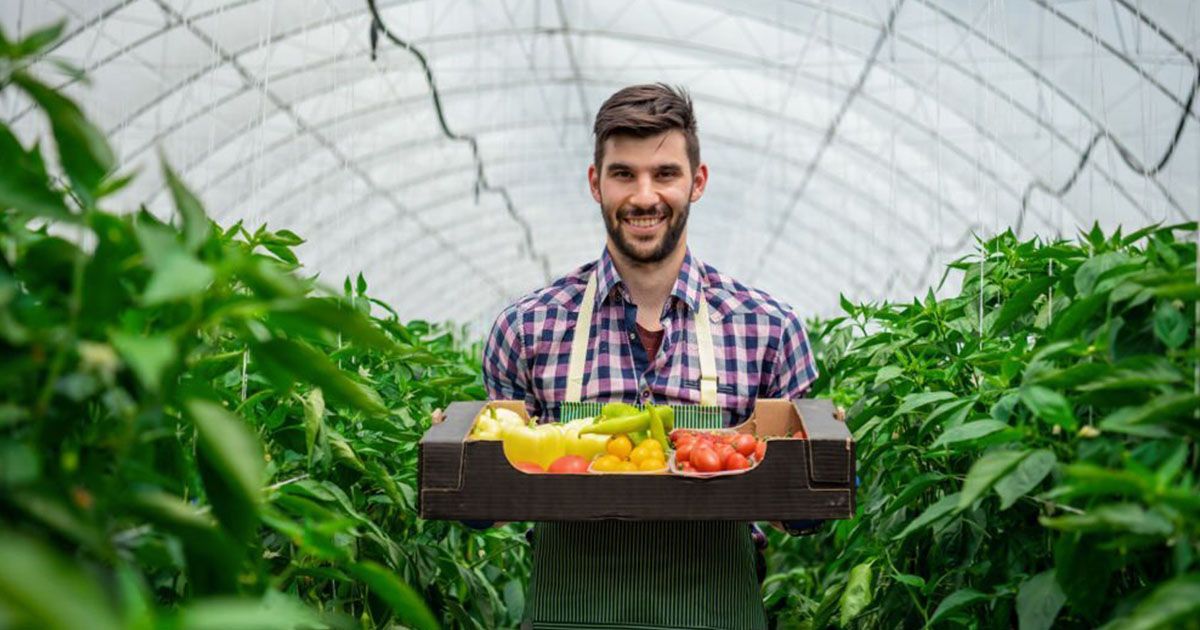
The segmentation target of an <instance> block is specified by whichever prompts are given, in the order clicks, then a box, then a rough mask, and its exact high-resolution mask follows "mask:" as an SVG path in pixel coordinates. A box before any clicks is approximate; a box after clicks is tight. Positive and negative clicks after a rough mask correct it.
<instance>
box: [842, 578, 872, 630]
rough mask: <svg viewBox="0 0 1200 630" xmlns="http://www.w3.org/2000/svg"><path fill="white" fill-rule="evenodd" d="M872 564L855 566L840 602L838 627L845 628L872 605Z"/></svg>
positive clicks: (847, 579) (847, 580)
mask: <svg viewBox="0 0 1200 630" xmlns="http://www.w3.org/2000/svg"><path fill="white" fill-rule="evenodd" d="M871 599H872V595H871V563H870V562H866V563H862V564H858V565H855V567H854V568H853V569H850V576H849V577H848V578H846V589H845V590H843V591H842V596H841V598H840V599H839V601H838V604H839V614H838V625H840V626H841V627H843V628H845V627H846V626H848V625H850V622H851V621H853V620H854V618H855V617H857V616H858V615H859V613H861V612H862V611H863V609H865V608H866V607H867V606H868V605H869V604H870V603H871Z"/></svg>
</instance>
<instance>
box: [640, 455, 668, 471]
mask: <svg viewBox="0 0 1200 630" xmlns="http://www.w3.org/2000/svg"><path fill="white" fill-rule="evenodd" d="M666 467H667V462H665V461H663V460H662V459H661V458H658V457H649V458H646V459H644V460H642V463H641V464H640V465H639V466H638V470H646V471H651V470H663V469H665V468H666Z"/></svg>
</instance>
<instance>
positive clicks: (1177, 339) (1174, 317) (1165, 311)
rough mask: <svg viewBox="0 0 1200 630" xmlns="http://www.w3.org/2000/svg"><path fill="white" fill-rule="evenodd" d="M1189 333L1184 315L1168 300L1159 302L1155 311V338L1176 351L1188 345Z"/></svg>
mask: <svg viewBox="0 0 1200 630" xmlns="http://www.w3.org/2000/svg"><path fill="white" fill-rule="evenodd" d="M1188 333H1189V331H1188V322H1187V320H1186V319H1184V317H1183V313H1180V312H1179V309H1177V308H1175V306H1174V305H1173V304H1171V303H1170V302H1168V301H1166V300H1163V301H1162V302H1159V303H1158V307H1157V308H1155V309H1154V336H1156V337H1158V340H1159V341H1161V342H1163V345H1164V346H1166V347H1168V348H1171V349H1172V350H1174V349H1176V348H1178V347H1180V346H1182V345H1183V344H1185V343H1187V340H1188Z"/></svg>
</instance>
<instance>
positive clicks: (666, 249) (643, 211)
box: [600, 190, 692, 264]
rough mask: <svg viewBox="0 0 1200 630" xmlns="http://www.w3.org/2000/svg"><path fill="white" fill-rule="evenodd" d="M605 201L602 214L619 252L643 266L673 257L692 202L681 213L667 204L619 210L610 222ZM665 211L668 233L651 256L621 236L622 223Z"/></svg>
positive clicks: (689, 195)
mask: <svg viewBox="0 0 1200 630" xmlns="http://www.w3.org/2000/svg"><path fill="white" fill-rule="evenodd" d="M688 199H691V191H690V190H689V191H688ZM603 201H604V200H603V199H602V200H601V204H600V214H601V215H602V216H603V217H604V227H605V229H606V230H607V231H608V237H609V238H610V239H611V240H612V242H613V244H614V245H616V247H617V251H619V252H621V254H623V255H624V256H625V257H626V258H628V259H629V260H631V261H633V262H636V263H642V264H654V263H658V262H662V261H663V260H666V258H667V256H670V255H671V252H673V251H675V247H676V246H678V245H679V239H681V238H683V230H684V228H686V227H687V220H688V215H689V214H690V213H691V209H692V204H691V202H690V201H689V202H688V203H687V204H686V205H684V206H683V209H682V210H680V211H679V212H675V211H674V210H673V209H672V208H670V207H669V206H666V204H659V205H656V206H654V207H653V208H632V209H629V210H618V211H616V212H615V213H613V218H612V219H611V220H610V219H609V213H608V212H605V210H604V203H603ZM663 210H666V211H667V212H668V213H669V214H668V218H667V233H666V234H664V235H663V238H662V241H661V242H659V244H658V247H656V248H654V250H653V251H651V252H650V253H649V254H645V255H643V254H641V253H639V252H638V250H637V249H636V248H635V247H634V245H633V243H630V242H629V241H628V240H626V239H625V237H624V236H623V235H622V234H621V221H623V220H625V219H626V218H629V217H642V216H655V215H658V214H662V211H663Z"/></svg>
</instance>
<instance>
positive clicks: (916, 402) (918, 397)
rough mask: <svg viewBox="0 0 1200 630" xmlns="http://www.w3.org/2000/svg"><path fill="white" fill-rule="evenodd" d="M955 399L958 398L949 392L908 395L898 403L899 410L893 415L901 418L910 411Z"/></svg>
mask: <svg viewBox="0 0 1200 630" xmlns="http://www.w3.org/2000/svg"><path fill="white" fill-rule="evenodd" d="M957 397H958V396H956V395H955V394H953V393H951V392H918V393H915V394H909V395H907V396H905V397H904V400H903V402H901V403H900V408H899V409H897V410H896V413H895V415H897V416H901V415H904V414H906V413H909V412H911V411H915V410H917V409H920V408H921V407H924V406H926V405H930V404H933V403H935V402H941V401H943V400H950V399H952V398H957Z"/></svg>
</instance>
